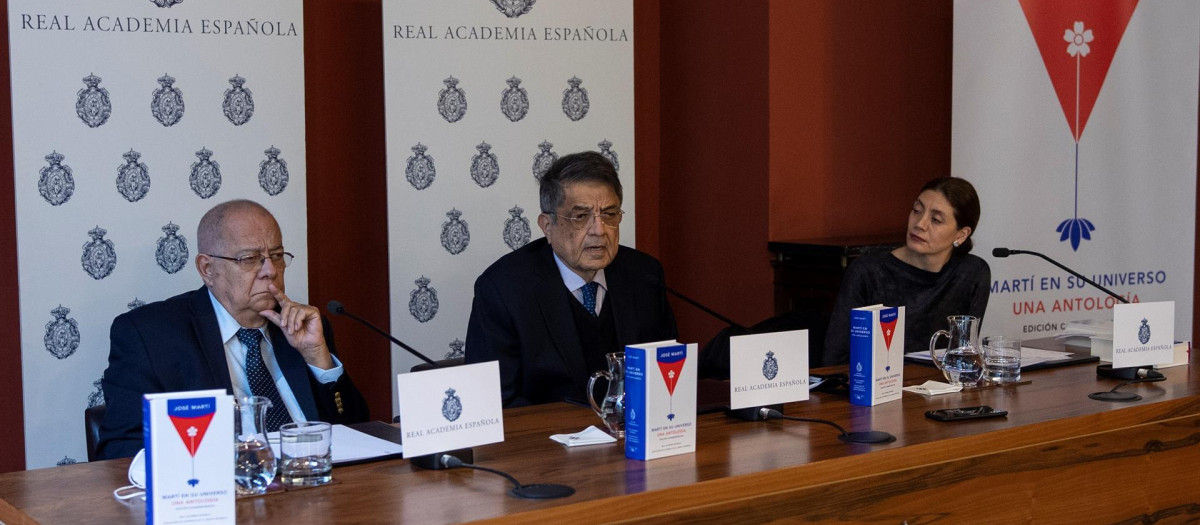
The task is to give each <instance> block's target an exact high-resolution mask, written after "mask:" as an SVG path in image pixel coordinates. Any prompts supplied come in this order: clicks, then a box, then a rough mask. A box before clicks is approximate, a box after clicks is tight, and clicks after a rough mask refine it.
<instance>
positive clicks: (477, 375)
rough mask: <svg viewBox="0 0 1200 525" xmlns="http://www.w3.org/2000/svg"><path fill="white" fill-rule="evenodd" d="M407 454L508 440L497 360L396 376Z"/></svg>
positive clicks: (405, 451) (423, 453) (426, 452)
mask: <svg viewBox="0 0 1200 525" xmlns="http://www.w3.org/2000/svg"><path fill="white" fill-rule="evenodd" d="M396 395H397V396H399V404H400V431H401V432H403V433H404V438H403V439H404V457H406V458H411V457H415V456H424V455H427V454H434V453H437V452H444V451H447V450H454V449H459V448H468V447H474V446H476V445H485V444H488V443H499V442H501V441H504V411H503V406H502V405H501V403H500V365H499V363H497V362H496V361H488V362H486V363H476V364H473V365H462V366H454V367H449V368H435V369H432V370H425V371H422V372H410V373H407V374H399V375H397V376H396Z"/></svg>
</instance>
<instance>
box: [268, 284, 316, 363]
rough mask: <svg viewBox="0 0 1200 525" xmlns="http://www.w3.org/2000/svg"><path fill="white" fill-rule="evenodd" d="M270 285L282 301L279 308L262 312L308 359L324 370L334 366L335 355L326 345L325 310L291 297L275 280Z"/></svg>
mask: <svg viewBox="0 0 1200 525" xmlns="http://www.w3.org/2000/svg"><path fill="white" fill-rule="evenodd" d="M267 287H268V289H270V290H271V295H273V296H275V301H276V302H278V303H279V311H278V312H276V311H275V310H263V311H261V312H259V315H261V316H263V317H265V318H267V320H268V321H271V322H272V323H274V324H275V326H278V327H279V329H280V330H281V331H283V336H284V337H285V338H287V342H288V344H290V345H292V347H293V348H295V349H296V350H298V351H299V352H300V355H301V356H304V361H305V362H306V363H308V364H310V365H312V366H315V367H317V368H320V369H321V370H329V369H330V368H333V357H332V356H330V355H329V347H327V346H325V333H324V331H323V329H322V328H321V314H320V312H319V311H318V310H317V308H316V307H314V306H309V305H307V304H300V303H297V302H294V301H292V300H291V299H288V296H287V295H286V294H284V293H283V291H282V290H280V289H279V288H278V287H276V286H275V285H274V284H269V285H267Z"/></svg>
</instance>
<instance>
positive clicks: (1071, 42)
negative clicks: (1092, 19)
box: [1063, 21, 1092, 57]
mask: <svg viewBox="0 0 1200 525" xmlns="http://www.w3.org/2000/svg"><path fill="white" fill-rule="evenodd" d="M1063 40H1066V41H1067V54H1069V55H1071V56H1075V55H1079V56H1084V57H1085V56H1088V53H1090V52H1091V51H1092V49H1091V48H1090V47H1088V42H1091V41H1092V30H1091V29H1088V30H1086V31H1085V30H1084V29H1083V22H1082V21H1080V22H1075V28H1074V29H1068V30H1067V31H1066V32H1065V33H1063Z"/></svg>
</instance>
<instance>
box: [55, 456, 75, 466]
mask: <svg viewBox="0 0 1200 525" xmlns="http://www.w3.org/2000/svg"><path fill="white" fill-rule="evenodd" d="M76 463H79V462H78V461H75V458H72V457H70V456H63V458H62V459H60V460H58V463H55V464H54V466H56V467H61V466H63V465H74V464H76Z"/></svg>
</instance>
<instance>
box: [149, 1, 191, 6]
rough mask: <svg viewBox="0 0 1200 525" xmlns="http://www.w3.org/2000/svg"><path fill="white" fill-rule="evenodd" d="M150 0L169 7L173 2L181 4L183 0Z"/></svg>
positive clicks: (155, 3) (157, 4)
mask: <svg viewBox="0 0 1200 525" xmlns="http://www.w3.org/2000/svg"><path fill="white" fill-rule="evenodd" d="M150 2H151V3H153V4H154V5H156V6H158V7H171V6H173V5H175V4H182V3H183V0H150Z"/></svg>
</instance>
